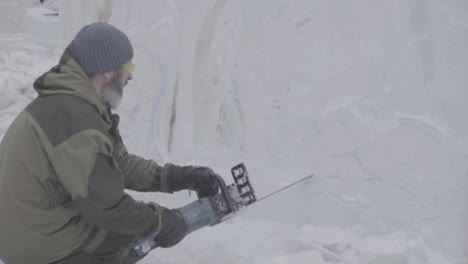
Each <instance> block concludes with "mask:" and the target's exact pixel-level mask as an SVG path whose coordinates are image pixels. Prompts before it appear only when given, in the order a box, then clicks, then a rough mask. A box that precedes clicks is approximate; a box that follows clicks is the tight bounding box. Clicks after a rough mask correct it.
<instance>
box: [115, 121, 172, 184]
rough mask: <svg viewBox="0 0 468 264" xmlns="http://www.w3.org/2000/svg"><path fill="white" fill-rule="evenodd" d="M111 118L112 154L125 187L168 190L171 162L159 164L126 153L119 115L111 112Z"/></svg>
mask: <svg viewBox="0 0 468 264" xmlns="http://www.w3.org/2000/svg"><path fill="white" fill-rule="evenodd" d="M111 119H112V122H113V125H112V127H111V128H110V130H109V134H110V136H111V137H112V139H113V141H114V146H115V148H114V152H113V155H114V157H115V159H116V161H117V163H118V166H119V168H120V170H121V171H122V173H123V175H124V177H125V188H126V189H130V190H134V191H140V192H150V191H152V192H170V191H169V190H168V186H167V176H168V172H169V167H170V166H171V164H166V165H165V166H159V165H158V164H157V163H156V162H155V161H153V160H147V159H144V158H142V157H139V156H137V155H134V154H130V153H128V151H127V148H126V147H125V144H124V143H123V140H122V137H121V136H120V132H119V129H118V125H119V122H120V117H119V116H118V115H117V114H111Z"/></svg>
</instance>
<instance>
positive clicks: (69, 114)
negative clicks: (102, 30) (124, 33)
mask: <svg viewBox="0 0 468 264" xmlns="http://www.w3.org/2000/svg"><path fill="white" fill-rule="evenodd" d="M34 88H35V90H36V91H37V93H38V94H39V96H38V97H37V98H36V99H34V100H33V101H32V102H31V103H30V104H29V105H28V106H27V107H26V108H25V109H24V110H23V111H22V112H21V113H20V114H19V115H18V117H17V118H16V119H15V120H14V121H13V123H12V124H11V126H10V128H9V129H8V131H7V132H6V134H5V136H4V138H3V141H2V142H1V145H0V259H1V260H3V261H4V262H6V263H7V264H31V263H34V264H42V263H44V264H45V263H51V262H54V261H57V260H59V259H61V258H63V257H65V256H68V255H70V254H73V253H74V252H79V251H83V252H92V251H93V250H94V249H95V248H96V247H97V246H98V245H99V244H100V243H101V242H102V241H103V239H104V237H105V235H106V233H107V232H113V233H119V234H126V235H131V236H147V235H150V234H153V233H156V232H157V231H158V229H159V223H160V221H159V215H158V213H155V211H154V207H151V206H149V205H147V204H144V203H141V202H136V201H135V200H133V199H132V197H130V196H129V195H127V194H126V193H125V192H124V188H127V189H132V190H137V191H167V186H166V182H167V181H166V180H165V179H166V177H167V171H168V167H169V166H170V165H167V166H165V167H160V166H158V165H157V164H156V163H155V162H154V161H149V160H145V159H143V158H140V157H137V156H134V155H131V154H129V153H128V152H127V151H126V149H125V147H124V145H123V143H122V140H121V138H120V136H119V133H118V129H117V125H118V116H117V115H113V114H111V112H110V111H109V110H108V109H107V108H106V107H105V105H104V104H103V103H102V102H101V101H100V100H99V98H98V97H97V94H96V92H95V90H94V89H93V87H92V85H91V82H90V79H89V78H88V77H87V76H86V74H85V73H84V72H83V70H82V69H81V68H80V66H79V65H78V63H77V62H76V61H75V59H74V55H73V48H72V45H70V46H69V47H68V48H67V50H66V51H65V52H64V54H63V56H62V58H61V59H60V63H59V64H58V65H57V66H55V67H54V68H52V69H51V70H50V71H49V72H47V73H45V74H44V75H42V76H41V77H39V78H38V79H37V80H36V81H35V82H34Z"/></svg>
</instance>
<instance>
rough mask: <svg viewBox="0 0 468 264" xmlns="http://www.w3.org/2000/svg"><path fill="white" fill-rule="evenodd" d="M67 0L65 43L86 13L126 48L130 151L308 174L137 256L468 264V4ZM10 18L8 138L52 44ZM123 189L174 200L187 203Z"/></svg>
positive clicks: (267, 182)
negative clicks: (131, 68)
mask: <svg viewBox="0 0 468 264" xmlns="http://www.w3.org/2000/svg"><path fill="white" fill-rule="evenodd" d="M60 7H61V9H60V10H59V12H60V13H61V14H63V15H64V16H63V17H62V18H61V19H62V26H63V29H64V30H63V36H64V39H65V40H64V42H63V43H61V44H60V45H62V47H63V46H64V45H66V42H67V41H69V39H70V36H73V35H74V34H75V33H76V30H78V29H79V26H80V25H81V24H85V23H89V22H91V21H96V20H103V21H107V20H108V21H109V22H110V23H112V24H114V25H116V26H118V27H120V28H122V29H123V30H124V31H125V32H126V33H127V34H128V35H129V37H130V39H131V40H132V42H133V44H134V47H135V58H134V62H135V63H136V65H137V68H136V72H135V75H134V80H132V81H131V82H130V83H129V85H128V87H127V89H126V90H125V98H124V100H123V105H122V107H121V108H120V109H119V110H118V112H119V113H120V114H121V116H122V123H121V124H122V128H121V132H122V133H123V137H124V140H125V141H126V143H127V145H128V147H129V149H130V150H131V151H132V152H135V153H137V154H140V155H142V156H145V157H147V158H152V159H155V160H157V161H159V162H161V163H163V162H174V163H178V164H194V163H196V164H204V165H209V166H212V167H213V168H214V169H215V170H216V171H217V172H219V173H221V174H222V175H223V177H224V178H225V180H226V181H230V176H229V169H230V167H231V166H233V165H235V164H236V163H238V162H240V161H243V162H245V163H246V165H247V167H248V169H249V172H250V177H251V181H252V183H253V185H254V187H255V189H256V191H257V195H258V196H259V197H262V196H265V195H267V194H268V193H270V192H273V191H275V190H277V189H279V188H282V187H284V186H286V185H288V184H290V183H292V182H294V181H296V180H298V179H300V178H301V177H304V176H307V175H310V174H314V175H315V176H314V177H313V178H312V179H311V180H308V181H306V182H304V183H302V184H301V185H297V186H295V187H294V188H291V189H289V190H288V191H284V192H281V193H279V194H278V195H275V196H272V197H270V198H268V199H265V200H263V201H261V202H259V203H258V204H254V205H252V206H251V207H249V208H248V209H247V210H245V211H244V212H242V213H241V214H240V215H239V217H236V218H234V219H232V220H229V221H228V222H226V223H223V224H220V225H218V226H215V227H211V228H206V229H203V230H199V231H198V232H195V233H193V234H190V235H189V236H188V237H187V238H186V239H185V240H184V241H183V242H182V243H181V244H180V245H178V246H177V247H174V248H172V249H164V250H162V249H158V250H155V251H154V252H152V253H151V254H150V255H149V256H148V257H147V258H145V259H144V260H143V263H155V262H158V263H186V262H191V263H220V262H222V263H278V264H279V263H319V264H320V263H349V264H354V263H360V264H376V263H379V264H382V263H383V264H387V263H388V264H390V263H391V264H400V263H401V264H423V263H431V264H432V263H434V264H445V263H450V264H465V263H468V254H467V251H466V249H467V248H468V115H466V112H467V110H468V105H467V104H466V103H465V100H466V98H468V90H466V88H465V86H466V83H468V74H466V71H468V16H467V15H466V14H467V13H468V3H467V2H466V1H463V0H451V1H437V0H414V1H403V0H396V1H373V0H357V1H329V0H254V1H252V0H238V1H227V0H199V1H182V0H139V1H126V0H115V1H96V2H90V1H86V0H73V1H72V0H62V1H61V5H60ZM89 10H92V11H93V12H89ZM65 15H66V16H65ZM44 26H47V23H44ZM10 31H12V30H10ZM10 31H8V30H6V31H4V34H3V35H0V46H2V47H4V46H5V45H9V47H10V46H12V43H13V42H15V41H16V42H15V44H13V47H16V48H17V49H16V51H15V52H14V53H11V52H10V51H8V53H6V52H2V57H1V58H0V59H1V60H0V67H1V69H2V71H0V85H2V86H1V87H0V89H1V90H2V91H5V95H4V96H2V97H0V134H3V133H4V131H5V129H6V127H8V125H9V122H11V120H12V118H13V117H14V115H15V113H17V112H18V111H19V110H20V109H21V107H20V106H21V105H24V104H25V103H27V101H28V100H30V98H31V91H30V90H28V88H27V87H28V84H30V83H31V82H32V80H33V78H34V75H35V73H36V72H39V70H44V69H47V67H50V65H51V61H50V60H51V59H54V58H57V56H58V54H57V52H56V51H54V50H50V52H49V51H47V49H39V48H38V47H36V48H34V49H33V48H31V46H28V45H26V46H25V44H24V42H27V43H28V42H34V38H33V40H32V41H31V40H30V39H28V37H27V36H25V35H24V34H11V32H10ZM17 31H19V30H17ZM44 32H47V30H45V31H44ZM0 33H2V32H0ZM7 33H8V34H7ZM20 33H24V32H20ZM44 37H47V36H44ZM35 38H38V36H35ZM22 39H23V40H24V41H23V40H22ZM39 42H41V41H39ZM8 43H9V44H8ZM21 43H23V44H21ZM41 43H43V42H41ZM2 50H3V48H2ZM48 52H49V53H48ZM47 54H49V55H50V56H49V57H48V58H49V60H48V61H47V63H45V62H44V60H43V56H44V55H47ZM45 64H48V65H45ZM31 69H34V70H35V72H34V71H31ZM15 83H19V84H18V85H15ZM21 87H22V88H21ZM132 195H134V196H135V197H137V198H139V199H144V200H151V201H155V202H159V203H161V204H163V205H166V206H169V207H177V206H181V205H183V204H186V203H188V202H189V201H190V200H193V199H194V198H193V197H187V195H186V194H185V193H183V194H177V195H172V196H168V195H160V194H137V193H132Z"/></svg>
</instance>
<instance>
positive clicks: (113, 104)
mask: <svg viewBox="0 0 468 264" xmlns="http://www.w3.org/2000/svg"><path fill="white" fill-rule="evenodd" d="M126 84H127V82H126V81H125V82H124V81H123V75H122V74H121V73H119V74H117V75H116V76H114V78H113V79H112V81H111V82H110V83H109V85H108V86H107V87H106V88H105V89H104V91H103V92H102V96H101V101H102V102H103V103H104V104H105V105H108V106H110V108H111V109H115V108H117V107H118V106H119V105H120V101H122V96H123V88H124V86H125V85H126Z"/></svg>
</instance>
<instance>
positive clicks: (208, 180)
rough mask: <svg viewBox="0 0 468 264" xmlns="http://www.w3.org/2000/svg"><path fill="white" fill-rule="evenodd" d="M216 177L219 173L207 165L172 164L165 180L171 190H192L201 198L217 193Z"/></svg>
mask: <svg viewBox="0 0 468 264" xmlns="http://www.w3.org/2000/svg"><path fill="white" fill-rule="evenodd" d="M216 177H219V175H218V174H216V173H215V172H214V171H213V170H212V169H210V168H208V167H196V166H184V167H179V166H172V168H171V170H170V173H169V176H168V179H167V181H168V186H169V190H170V191H171V192H175V191H180V190H194V191H195V192H197V195H198V198H203V197H209V196H213V195H215V194H217V193H218V191H219V186H218V182H217V180H216Z"/></svg>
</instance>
